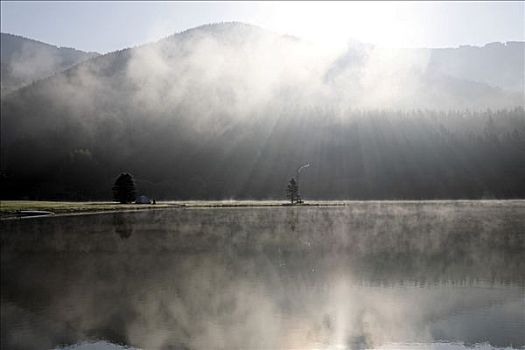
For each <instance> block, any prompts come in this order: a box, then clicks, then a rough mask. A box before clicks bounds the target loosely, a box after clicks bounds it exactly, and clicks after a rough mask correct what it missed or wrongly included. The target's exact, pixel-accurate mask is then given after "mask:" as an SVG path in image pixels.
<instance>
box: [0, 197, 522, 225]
mask: <svg viewBox="0 0 525 350" xmlns="http://www.w3.org/2000/svg"><path fill="white" fill-rule="evenodd" d="M445 203H451V204H468V203H494V204H496V203H516V204H521V205H523V206H524V207H525V199H432V200H319V201H315V200H312V201H307V202H306V203H302V204H295V205H291V204H290V203H288V202H287V201H284V200H282V201H277V200H224V201H159V202H157V203H156V204H120V203H116V202H96V201H90V202H62V201H13V200H5V201H4V200H3V201H0V220H2V221H4V220H21V219H31V218H39V217H56V216H72V215H88V214H93V215H94V214H105V213H115V212H126V213H128V212H137V211H145V210H166V209H214V208H215V209H220V208H282V207H284V208H288V207H295V208H299V207H327V208H328V207H346V206H351V205H356V204H379V205H383V204H385V205H388V204H445ZM20 211H43V212H48V213H45V214H41V215H36V214H35V215H21V213H20Z"/></svg>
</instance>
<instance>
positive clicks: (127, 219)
mask: <svg viewBox="0 0 525 350" xmlns="http://www.w3.org/2000/svg"><path fill="white" fill-rule="evenodd" d="M1 229H2V230H1V239H2V246H1V252H2V255H1V259H2V261H1V262H2V264H1V272H2V274H1V282H2V284H1V292H2V295H1V347H2V349H55V348H67V349H77V350H83V349H123V348H124V347H127V346H130V347H133V348H140V349H206V350H207V349H248V350H249V349H269V350H273V349H368V348H379V349H464V348H466V347H467V348H470V347H472V348H476V349H490V348H494V347H495V348H523V347H525V258H524V256H525V254H524V253H525V202H520V201H513V202H497V201H487V202H434V203H432V202H426V203H425V202H421V203H417V202H411V203H410V202H407V203H395V202H389V203H388V202H368V203H367V202H364V203H353V204H351V205H349V206H347V207H333V208H314V207H312V208H307V207H302V208H284V207H283V208H238V209H233V208H232V209H226V208H223V209H171V210H158V211H149V212H136V213H118V214H115V213H111V214H99V215H84V216H68V217H48V218H32V219H24V220H14V221H4V222H2V223H1Z"/></svg>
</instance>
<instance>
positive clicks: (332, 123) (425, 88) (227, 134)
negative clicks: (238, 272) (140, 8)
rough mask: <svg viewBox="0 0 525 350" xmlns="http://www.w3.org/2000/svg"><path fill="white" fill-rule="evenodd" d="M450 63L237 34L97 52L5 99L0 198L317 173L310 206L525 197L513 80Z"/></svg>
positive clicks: (196, 190)
mask: <svg viewBox="0 0 525 350" xmlns="http://www.w3.org/2000/svg"><path fill="white" fill-rule="evenodd" d="M504 46H505V45H504ZM480 52H481V51H480ZM512 59H515V58H512ZM443 60H445V61H446V59H444V58H440V60H439V62H441V63H440V64H437V63H436V62H437V61H436V60H434V59H432V53H431V52H430V51H428V50H427V51H421V50H415V51H413V52H412V51H407V50H398V51H396V50H384V49H374V48H371V47H349V48H348V50H346V51H345V52H338V53H333V52H326V51H322V50H319V49H318V48H317V47H315V46H314V45H313V44H311V43H308V42H304V41H301V40H299V39H296V38H293V37H288V36H280V35H277V34H273V33H270V32H266V31H264V30H262V29H260V28H257V27H253V26H249V25H242V24H235V23H233V24H220V25H210V26H204V27H199V28H197V29H194V30H190V31H187V32H183V33H180V34H176V35H173V36H171V37H168V38H166V39H163V40H161V41H159V42H157V43H153V44H148V45H144V46H141V47H137V48H133V49H127V50H122V51H118V52H113V53H110V54H107V55H104V56H100V57H97V58H94V59H91V60H89V61H87V62H84V63H81V64H79V65H77V66H75V67H73V68H72V69H70V70H68V71H66V72H64V73H62V74H57V75H55V76H53V77H51V78H48V79H44V80H41V81H38V82H35V83H33V84H31V85H30V86H28V87H25V88H23V89H20V90H19V91H17V92H16V93H13V94H11V95H10V96H9V97H8V98H6V99H4V100H3V101H2V119H1V122H2V150H1V152H2V153H1V155H2V183H3V185H2V187H3V189H2V196H4V197H9V198H36V199H44V198H46V199H63V198H68V199H109V198H111V186H112V184H113V182H114V180H115V178H116V177H117V176H118V175H119V173H120V172H123V171H126V172H131V173H132V174H133V175H134V176H135V179H136V182H137V185H138V191H139V192H140V193H143V194H146V195H149V196H152V197H154V198H158V199H190V198H193V199H223V198H239V199H240V198H284V192H285V188H286V184H287V182H288V180H289V179H290V177H292V176H294V175H295V169H296V168H297V166H298V165H300V164H302V163H303V162H311V163H312V166H311V167H310V168H308V169H306V170H305V171H304V173H303V174H302V175H301V184H300V185H301V191H302V193H303V194H304V196H305V198H306V199H308V198H311V199H314V198H315V199H431V198H523V197H525V181H523V179H524V178H525V112H524V109H523V105H524V104H525V101H524V99H523V91H522V90H520V87H519V84H520V82H519V81H518V82H517V83H516V82H512V81H511V82H509V83H508V84H507V83H505V84H507V85H508V86H511V85H512V84H514V83H516V84H517V86H518V87H517V88H512V87H510V88H506V87H502V86H498V85H497V84H496V83H494V84H492V83H491V81H489V80H490V79H488V78H487V77H481V76H479V79H478V81H475V80H474V79H473V78H472V77H470V78H471V79H463V78H461V77H458V76H457V75H455V74H452V72H451V74H445V73H444V72H443V69H444V68H443V67H444V66H445V65H444V64H443V62H444V61H443ZM448 60H449V61H450V59H448ZM479 60H482V58H479ZM483 60H484V59H483ZM483 62H485V61H483ZM450 64H452V63H450ZM483 64H486V62H485V63H483ZM438 68H439V69H438ZM496 68H497V67H494V69H496ZM499 69H500V70H501V71H502V74H508V71H506V70H511V71H515V70H516V69H517V70H519V66H518V68H516V67H515V66H513V67H507V66H500V68H499ZM511 80H512V79H511ZM489 83H491V84H492V85H491V84H489ZM501 84H502V85H504V83H503V82H502V83H501Z"/></svg>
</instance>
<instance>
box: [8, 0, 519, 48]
mask: <svg viewBox="0 0 525 350" xmlns="http://www.w3.org/2000/svg"><path fill="white" fill-rule="evenodd" d="M227 21H239V22H245V23H251V24H256V25H259V26H261V27H263V28H266V29H269V30H272V31H275V32H278V33H283V34H290V35H295V36H298V37H302V38H305V39H309V40H312V41H318V42H322V43H324V44H327V45H333V46H344V45H345V44H346V42H347V41H348V40H351V39H354V40H359V41H362V42H366V43H371V44H375V45H378V46H388V47H456V46H459V45H479V46H482V45H484V44H486V43H489V42H494V41H502V42H504V41H514V40H518V41H525V2H523V1H515V2H499V1H498V2H473V1H466V2H433V1H427V2H376V1H373V2H358V1H354V2H295V1H294V2H135V1H133V2H132V1H130V2H122V1H120V2H102V1H93V2H65V1H57V2H45V1H33V2H30V1H28V2H21V1H1V30H2V32H6V33H12V34H18V35H22V36H25V37H29V38H32V39H36V40H40V41H44V42H47V43H50V44H54V45H57V46H67V47H74V48H77V49H80V50H84V51H97V52H100V53H105V52H109V51H113V50H118V49H122V48H126V47H130V46H135V45H139V44H143V43H146V42H148V41H153V40H157V39H161V38H163V37H165V36H168V35H170V34H173V33H174V32H180V31H183V30H185V29H188V28H192V27H196V26H199V25H202V24H207V23H215V22H227Z"/></svg>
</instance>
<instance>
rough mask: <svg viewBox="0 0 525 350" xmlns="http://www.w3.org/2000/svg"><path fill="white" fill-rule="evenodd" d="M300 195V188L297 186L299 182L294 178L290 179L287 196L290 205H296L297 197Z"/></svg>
mask: <svg viewBox="0 0 525 350" xmlns="http://www.w3.org/2000/svg"><path fill="white" fill-rule="evenodd" d="M298 194H299V187H298V186H297V182H296V181H295V179H294V178H293V177H292V178H291V179H290V182H289V183H288V187H287V188H286V196H287V197H288V198H289V199H290V203H292V204H294V203H295V202H297V199H298V198H297V196H298Z"/></svg>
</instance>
